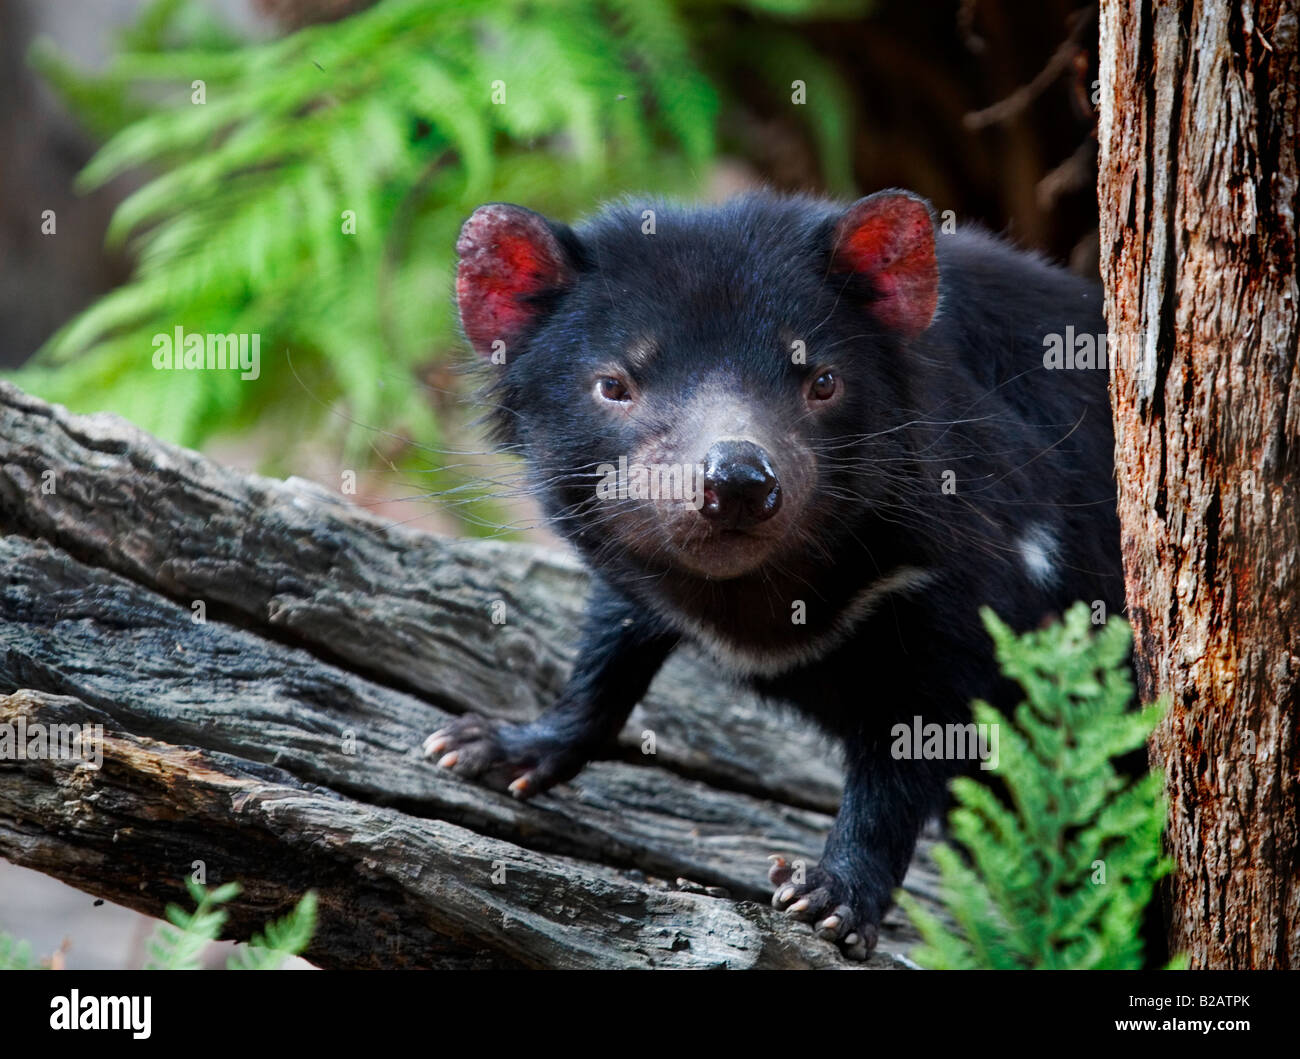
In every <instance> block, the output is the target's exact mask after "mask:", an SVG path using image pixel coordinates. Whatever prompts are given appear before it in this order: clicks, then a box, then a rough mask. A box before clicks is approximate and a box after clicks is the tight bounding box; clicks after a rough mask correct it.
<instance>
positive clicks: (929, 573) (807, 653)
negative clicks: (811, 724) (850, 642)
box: [674, 566, 938, 677]
mask: <svg viewBox="0 0 1300 1059" xmlns="http://www.w3.org/2000/svg"><path fill="white" fill-rule="evenodd" d="M937 576H938V575H937V573H936V572H935V571H933V570H924V569H921V568H920V567H916V566H901V567H899V568H898V569H897V570H895V571H894V572H893V573H891V574H889V575H887V576H885V577H882V578H880V579H879V580H878V581H873V582H872V583H871V584H869V585H867V586H866V587H865V588H863V589H862V590H861V591H860V592H858V593H857V595H855V596H854V597H853V598H852V599H851V600H849V602H848V604H847V605H846V606H845V607H844V609H843V610H842V611H840V613H839V614H838V615H837V616H836V618H835V620H834V622H832V623H831V627H830V628H829V629H828V630H827V631H826V632H825V633H823V634H822V635H821V636H818V637H816V638H813V639H810V640H809V642H807V643H804V644H800V645H799V646H798V647H791V648H787V649H785V650H775V649H770V648H763V649H757V650H756V649H752V648H748V647H744V646H741V645H738V644H737V643H736V642H735V641H734V640H731V639H728V638H727V637H726V636H725V635H723V634H722V633H719V632H718V631H717V630H716V629H714V628H711V627H709V626H706V625H705V624H703V623H702V622H697V621H691V620H689V619H682V618H681V617H680V616H675V618H674V620H675V621H676V623H677V624H678V625H680V626H682V628H683V631H684V632H686V633H687V635H689V636H690V637H691V638H693V639H694V640H695V641H696V642H697V643H698V644H700V646H701V647H703V648H704V649H705V650H706V651H707V652H708V653H709V654H710V655H712V656H713V657H714V658H715V659H716V660H717V661H718V662H719V663H721V664H722V665H723V666H724V667H726V668H727V669H729V670H730V671H731V672H732V673H734V674H736V675H737V676H742V677H774V676H776V675H778V674H779V673H784V672H786V671H787V670H790V669H795V668H797V667H799V666H801V665H807V664H808V663H809V662H815V661H817V659H819V658H824V657H825V656H826V655H828V654H830V652H831V651H833V650H834V649H835V648H836V647H838V646H839V645H840V644H842V643H843V642H844V641H845V640H847V639H848V637H849V634H850V633H852V631H853V630H854V628H855V627H856V626H857V625H858V624H859V623H861V622H862V621H864V620H865V619H866V618H868V617H870V616H871V615H872V614H873V613H874V612H875V611H876V610H877V609H878V608H879V607H880V604H881V603H882V602H884V600H885V599H886V598H887V597H888V596H891V595H895V594H899V593H905V592H911V591H915V590H916V589H919V588H924V587H925V586H926V585H929V584H930V583H931V582H933V581H934V580H935V578H936V577H937Z"/></svg>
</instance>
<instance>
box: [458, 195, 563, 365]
mask: <svg viewBox="0 0 1300 1059" xmlns="http://www.w3.org/2000/svg"><path fill="white" fill-rule="evenodd" d="M456 253H457V255H458V256H459V257H460V264H459V265H458V266H457V268H456V303H457V305H458V307H459V309H460V322H461V326H462V327H463V328H464V329H465V337H466V338H468V339H469V341H470V345H472V346H473V347H474V351H475V352H476V353H478V354H479V356H482V357H489V356H491V355H492V353H493V351H494V349H493V347H494V346H495V344H496V343H497V342H503V343H505V348H506V349H507V350H508V349H509V347H510V346H511V345H513V344H514V343H515V342H517V341H518V340H519V339H521V338H522V337H523V336H524V335H526V334H527V333H528V332H529V331H530V330H531V329H532V328H533V327H534V326H535V325H536V324H537V323H538V322H539V320H540V318H541V316H542V314H543V313H544V311H545V310H544V307H543V305H542V297H541V296H543V295H546V294H552V293H556V292H558V291H562V290H564V289H565V288H566V287H568V286H570V285H571V284H572V283H573V281H574V279H575V277H576V271H575V269H574V266H573V263H572V261H571V259H570V255H569V253H568V251H567V250H566V249H565V247H564V246H563V245H562V244H561V242H560V239H559V238H558V237H557V229H556V228H555V227H553V226H552V225H551V223H550V222H549V221H548V220H547V219H546V218H545V217H543V216H542V215H541V214H540V213H534V212H533V211H532V210H526V209H524V208H523V207H522V206H511V205H509V204H507V203H500V202H494V203H491V204H489V205H487V206H480V207H479V208H478V209H476V210H475V211H474V212H473V214H471V215H470V218H469V220H467V221H466V222H465V223H464V224H463V225H462V226H461V229H460V238H459V239H457V240H456Z"/></svg>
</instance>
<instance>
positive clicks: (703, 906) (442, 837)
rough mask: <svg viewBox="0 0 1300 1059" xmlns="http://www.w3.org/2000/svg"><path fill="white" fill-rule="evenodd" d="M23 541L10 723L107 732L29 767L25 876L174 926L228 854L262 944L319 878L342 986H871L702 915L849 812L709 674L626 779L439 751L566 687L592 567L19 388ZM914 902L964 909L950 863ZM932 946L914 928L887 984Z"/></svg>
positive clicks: (17, 812)
mask: <svg viewBox="0 0 1300 1059" xmlns="http://www.w3.org/2000/svg"><path fill="white" fill-rule="evenodd" d="M0 529H3V530H4V531H5V532H6V533H7V534H8V536H6V537H3V538H0V568H3V569H4V570H5V577H4V578H3V581H0V693H13V694H12V695H11V697H10V698H9V699H7V700H5V701H4V704H3V705H0V723H4V721H5V716H4V715H3V714H4V712H5V711H7V713H8V714H9V715H11V716H16V715H17V714H19V713H21V714H22V715H23V716H25V717H29V718H31V719H33V720H43V719H56V718H70V719H71V720H74V721H76V722H77V723H87V722H90V721H97V722H99V723H102V724H104V725H105V730H106V733H107V738H106V740H105V765H104V767H103V768H102V769H100V770H98V771H95V770H90V769H87V768H86V767H85V766H84V765H76V764H75V763H72V762H60V761H48V760H46V761H35V762H33V761H22V762H0V855H4V856H5V857H7V858H8V859H11V860H13V861H15V862H16V863H20V864H27V865H30V866H33V867H36V868H38V869H40V870H42V871H46V872H48V873H50V874H52V875H56V876H58V877H60V878H64V879H66V880H67V881H69V882H71V883H72V884H73V885H76V886H79V887H81V888H82V889H85V890H87V891H89V892H91V893H94V894H96V895H97V896H104V897H107V898H111V899H112V900H115V901H119V902H122V903H124V904H127V905H129V906H131V907H134V908H138V909H140V910H142V911H146V912H151V913H154V914H156V913H157V912H158V911H159V910H160V908H161V906H162V905H163V904H164V903H165V902H166V901H168V900H176V899H178V898H180V897H182V896H183V890H182V888H181V879H182V878H183V876H184V875H186V874H188V872H189V870H190V868H189V865H190V864H191V862H192V861H194V860H201V861H203V862H204V863H205V864H206V865H207V868H208V876H209V879H210V880H212V881H222V880H224V879H227V878H239V880H240V881H241V882H242V883H243V884H244V886H245V893H244V895H243V896H241V898H240V899H239V901H238V902H237V903H236V906H235V907H234V908H233V912H234V914H233V916H232V920H231V924H230V925H231V928H232V930H233V931H234V932H235V933H236V934H238V933H240V930H241V928H252V927H255V926H257V925H260V923H261V922H263V921H264V920H265V919H266V918H267V917H268V915H271V914H275V913H276V912H277V911H279V910H282V909H283V908H284V907H285V906H287V905H288V904H289V903H290V902H291V900H292V899H293V897H294V896H295V895H296V894H297V893H300V892H301V891H302V890H305V889H307V888H308V887H311V886H314V887H316V888H317V889H318V890H320V891H321V892H322V916H321V927H320V931H319V933H318V936H317V941H316V944H315V946H314V947H313V950H312V953H311V955H312V957H313V958H314V959H315V960H317V961H318V962H320V963H321V964H322V965H328V966H397V965H400V966H471V965H482V966H521V965H522V966H682V967H685V966H839V965H842V963H843V961H841V960H840V958H839V957H838V955H837V954H836V953H835V952H834V950H833V949H832V948H831V947H830V946H829V945H827V944H825V943H823V942H821V941H820V940H818V939H816V938H813V937H812V936H811V934H810V933H809V931H808V929H807V928H806V927H803V926H799V925H793V924H788V923H786V922H784V921H783V920H781V919H780V917H777V916H774V915H772V914H771V913H770V912H769V911H767V910H766V909H763V908H761V907H759V906H757V905H752V904H750V903H748V901H743V900H742V901H733V900H730V899H728V898H725V897H722V896H717V895H715V894H716V892H713V893H706V892H697V891H702V890H703V888H704V887H721V888H723V889H725V891H727V892H728V893H729V894H730V895H732V896H733V897H736V898H744V899H757V900H763V899H765V897H766V894H767V890H766V887H765V885H764V875H765V868H766V860H765V858H766V855H767V854H768V853H770V852H781V853H785V854H788V855H794V856H799V857H807V858H815V856H816V854H817V852H818V849H819V847H820V844H821V840H822V838H823V837H824V833H825V830H826V828H827V827H828V826H829V821H830V818H829V815H828V813H827V810H828V809H830V808H832V807H833V805H834V803H835V796H836V788H837V775H836V765H835V762H834V760H833V757H832V756H831V755H829V754H828V753H827V750H826V747H825V746H824V745H823V744H822V741H821V740H820V738H819V737H818V736H817V735H816V734H815V733H813V732H812V731H811V730H809V729H808V728H806V727H804V726H802V725H800V724H799V723H798V722H797V721H796V720H795V719H794V718H792V717H789V716H785V715H783V713H782V712H781V711H778V710H775V709H772V708H771V706H767V705H764V704H761V703H759V702H757V701H755V700H754V699H753V698H752V697H750V696H747V695H744V694H741V693H739V692H737V691H735V690H734V689H732V688H730V687H728V686H726V685H723V684H720V683H719V682H718V680H717V678H716V677H715V676H714V675H713V674H712V673H711V671H710V670H709V668H708V667H707V666H705V665H704V664H703V663H702V662H701V660H700V659H698V658H697V657H693V656H691V655H689V654H684V656H683V657H682V658H680V659H677V660H675V661H674V662H673V663H672V664H670V666H669V667H667V668H666V669H665V672H664V673H663V674H661V676H660V678H659V679H658V680H657V681H656V683H655V686H654V688H653V689H652V692H651V694H650V696H649V697H648V699H647V701H646V703H645V704H644V706H643V707H641V708H639V709H638V711H637V712H636V713H635V714H634V716H633V718H632V719H631V721H630V722H629V725H628V728H627V730H626V731H625V733H624V737H623V746H624V748H625V750H624V752H623V753H622V755H621V756H620V757H619V758H617V759H615V760H607V761H600V762H595V763H593V764H592V765H591V766H589V767H588V768H587V769H586V770H584V771H583V772H582V773H581V774H580V775H579V776H578V777H577V778H575V779H574V780H573V781H571V782H570V783H568V784H564V785H562V786H561V787H559V788H557V789H556V790H554V791H552V792H549V793H547V794H545V795H542V796H540V797H538V798H537V799H536V800H535V801H533V802H530V803H519V802H517V801H515V800H514V799H512V798H510V797H508V796H506V795H503V794H499V793H497V792H494V791H490V790H485V789H483V788H480V787H478V786H475V785H473V784H470V783H466V782H464V781H462V780H459V779H457V778H456V777H454V776H450V775H447V774H445V773H443V772H442V771H441V770H435V769H433V768H432V767H431V766H429V764H428V763H427V762H424V761H423V760H422V759H421V758H420V756H419V745H420V742H421V740H422V739H423V737H424V735H426V734H427V733H428V732H429V731H431V730H432V729H434V728H435V727H437V726H438V725H439V724H441V723H442V722H443V721H444V720H445V719H446V718H447V716H448V715H449V714H452V713H459V712H463V711H464V710H467V709H474V710H477V711H479V712H485V713H493V714H497V715H500V716H507V717H516V718H519V717H529V716H533V715H535V713H536V712H537V711H539V710H540V709H541V708H542V707H543V706H544V705H545V704H546V702H547V701H548V700H549V697H550V696H551V695H553V694H554V692H555V691H556V690H557V689H558V687H559V685H560V684H561V683H562V680H563V675H564V672H565V671H566V669H567V665H568V661H569V653H568V652H569V650H570V648H569V640H570V639H571V635H572V634H571V630H572V627H573V623H574V621H575V620H576V617H577V613H578V608H579V606H580V602H581V596H582V591H583V588H584V580H585V578H584V575H583V572H582V570H581V569H580V567H578V565H577V564H576V563H574V562H573V561H572V560H569V559H568V558H566V557H565V556H563V555H561V554H556V553H552V552H548V551H545V550H543V549H539V548H535V547H530V546H524V545H517V544H506V543H501V542H489V541H470V540H447V539H440V538H436V537H431V536H427V535H423V534H419V533H414V532H410V531H407V530H404V529H402V528H400V527H396V526H393V525H390V524H388V523H385V522H383V521H381V520H379V519H377V518H374V517H373V516H370V515H369V514H367V513H366V512H364V511H362V510H360V509H357V508H354V507H351V506H349V505H347V504H345V503H342V502H340V501H339V500H337V499H335V498H333V497H331V496H330V495H329V494H328V493H326V492H325V491H324V490H322V489H321V488H320V487H317V486H312V485H310V484H309V483H303V482H298V481H296V480H295V481H292V482H289V483H285V482H278V481H272V480H269V479H263V478H256V477H251V476H245V475H242V474H239V473H237V472H234V471H231V470H228V469H224V468H221V467H219V466H217V465H215V464H212V463H211V462H209V461H206V460H204V459H203V458H202V457H200V456H198V455H196V454H194V453H190V452H187V451H183V450H179V449H176V448H173V447H170V446H167V445H163V444H161V443H160V442H158V441H156V440H154V439H152V438H150V437H148V436H147V435H145V434H143V433H142V432H140V431H138V430H136V429H135V428H133V427H131V426H130V425H129V424H126V423H124V422H122V421H121V420H118V419H115V418H113V417H109V416H91V417H76V416H71V415H68V414H67V413H66V412H64V411H63V410H61V409H57V408H52V407H51V406H48V405H45V404H43V403H42V402H39V401H37V400H35V399H33V398H31V397H29V396H27V395H24V394H22V393H20V392H19V391H17V390H15V389H14V388H12V387H9V386H4V385H0ZM497 601H504V603H505V606H506V615H507V621H506V623H505V624H504V625H500V624H493V622H492V609H493V604H494V603H496V602H497ZM196 603H198V604H201V606H200V607H196V606H195V604H196ZM204 612H206V613H204ZM199 618H203V619H204V620H197V619H199ZM69 723H71V722H69ZM647 731H649V732H653V733H654V737H655V739H654V742H655V744H656V745H655V749H656V753H655V754H654V755H643V754H641V753H640V752H639V750H640V747H641V746H642V743H643V733H645V732H647ZM494 864H497V865H505V880H506V881H505V882H504V883H502V884H500V885H498V884H497V883H494V882H493V881H492V878H491V875H492V868H491V866H492V865H494ZM484 866H487V868H486V870H484ZM679 878H680V879H687V880H691V883H690V884H689V886H688V889H689V890H690V891H691V892H679V891H678V890H674V889H673V888H672V887H673V886H675V885H679V884H678V883H673V882H670V881H671V880H679ZM906 885H907V886H908V888H909V889H911V890H912V891H913V892H914V893H916V894H918V895H919V896H921V897H922V899H926V898H928V897H930V896H932V895H933V890H934V879H933V876H932V875H931V874H930V872H929V871H928V868H927V867H926V864H925V860H924V858H921V859H919V860H918V865H917V866H916V868H915V869H914V871H913V873H912V875H911V876H909V879H908V881H907V883H906ZM503 917H504V918H505V919H507V920H509V922H510V923H511V927H510V929H503V927H502V925H501V924H502V920H503ZM911 940H912V935H911V932H910V930H909V929H908V928H907V927H906V926H905V925H903V924H902V921H901V918H900V917H898V916H897V915H894V916H891V917H890V919H889V920H887V922H886V929H885V930H884V931H883V932H882V941H881V949H882V952H881V954H879V955H878V956H877V957H876V958H875V959H874V960H873V961H872V963H871V964H870V965H871V966H894V965H897V961H895V960H894V958H893V957H892V956H890V955H888V954H889V953H891V952H898V951H900V950H903V949H905V948H906V946H907V945H908V944H909V943H910V941H911Z"/></svg>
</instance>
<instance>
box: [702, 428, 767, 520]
mask: <svg viewBox="0 0 1300 1059" xmlns="http://www.w3.org/2000/svg"><path fill="white" fill-rule="evenodd" d="M703 484H704V504H703V506H702V507H701V508H700V514H701V515H703V516H704V517H705V518H707V519H709V520H710V521H711V522H713V523H715V524H716V525H717V526H718V527H720V528H722V529H734V530H744V529H750V528H752V527H754V526H757V525H758V524H759V523H760V522H766V521H767V520H768V519H770V518H771V517H772V516H773V515H775V514H776V513H777V512H778V511H780V510H781V499H782V496H781V482H780V480H779V479H778V478H777V474H776V471H775V470H773V468H772V461H771V459H770V458H769V457H768V454H767V452H766V451H764V450H763V448H761V447H760V446H758V445H756V444H754V443H753V442H752V441H738V440H737V441H719V442H715V443H714V444H713V446H712V447H711V448H710V449H709V451H708V453H707V454H706V455H705V457H704V483H703Z"/></svg>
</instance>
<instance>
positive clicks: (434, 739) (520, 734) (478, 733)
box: [424, 713, 581, 798]
mask: <svg viewBox="0 0 1300 1059" xmlns="http://www.w3.org/2000/svg"><path fill="white" fill-rule="evenodd" d="M424 756H425V757H426V758H437V759H438V766H439V767H440V768H445V769H450V770H451V771H452V772H454V773H455V774H456V775H458V776H465V777H467V778H470V779H480V780H482V781H483V782H484V783H486V784H487V785H488V786H490V787H495V788H497V789H498V790H508V791H510V793H511V794H513V795H514V796H515V797H516V798H529V797H531V796H532V795H534V794H538V793H540V792H541V791H544V790H546V789H547V788H548V787H553V786H554V785H555V784H557V783H559V782H561V781H562V780H565V779H568V778H569V777H570V776H571V775H573V773H574V772H576V771H577V769H576V768H574V767H572V766H573V760H572V757H571V755H568V754H565V753H563V752H562V751H561V750H560V749H559V748H557V747H556V745H555V744H554V742H553V741H552V740H549V739H547V738H546V737H545V736H544V735H543V734H542V733H540V732H539V731H538V729H537V727H536V726H535V725H527V724H523V725H521V724H511V723H510V722H509V721H496V720H492V719H491V718H488V717H480V716H478V715H477V714H472V713H471V714H466V715H465V716H464V717H460V718H457V719H456V720H455V721H452V722H451V724H449V725H447V726H446V727H444V728H440V729H439V730H438V731H436V732H434V733H433V734H432V735H431V736H429V738H428V739H426V740H425V741H424ZM580 764H581V763H580V762H579V765H580Z"/></svg>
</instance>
